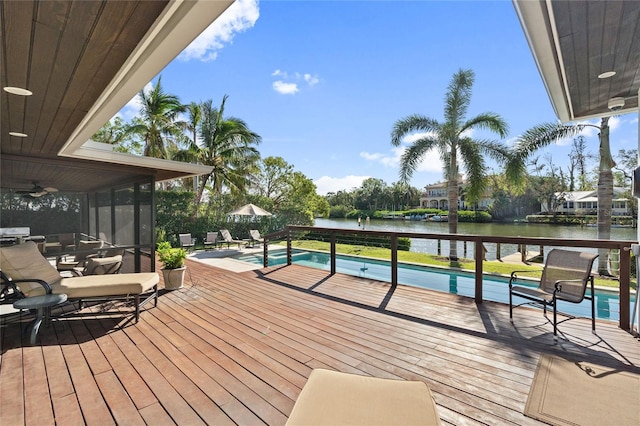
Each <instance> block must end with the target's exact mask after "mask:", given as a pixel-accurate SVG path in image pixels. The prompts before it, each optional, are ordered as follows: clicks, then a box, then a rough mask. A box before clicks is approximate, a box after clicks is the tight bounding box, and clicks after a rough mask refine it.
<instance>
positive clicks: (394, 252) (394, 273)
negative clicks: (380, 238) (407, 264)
mask: <svg viewBox="0 0 640 426" xmlns="http://www.w3.org/2000/svg"><path fill="white" fill-rule="evenodd" d="M397 285H398V236H397V235H395V234H394V235H392V236H391V286H393V287H395V286H397Z"/></svg>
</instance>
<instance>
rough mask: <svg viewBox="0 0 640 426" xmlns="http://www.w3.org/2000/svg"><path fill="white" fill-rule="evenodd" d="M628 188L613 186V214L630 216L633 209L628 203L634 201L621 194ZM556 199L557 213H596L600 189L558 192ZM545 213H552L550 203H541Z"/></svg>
mask: <svg viewBox="0 0 640 426" xmlns="http://www.w3.org/2000/svg"><path fill="white" fill-rule="evenodd" d="M626 191H627V190H626V189H625V188H613V197H614V198H613V205H612V211H611V214H612V215H613V216H628V215H630V214H631V209H630V208H629V206H628V203H630V202H633V201H632V200H629V199H628V198H625V197H623V196H621V194H623V193H625V192H626ZM555 199H556V200H557V202H556V203H555V204H556V205H557V208H556V209H555V213H560V214H569V215H595V214H597V213H598V191H597V190H595V189H594V190H592V191H567V192H556V193H555ZM541 210H542V212H543V213H552V210H553V209H550V208H549V205H548V203H542V204H541Z"/></svg>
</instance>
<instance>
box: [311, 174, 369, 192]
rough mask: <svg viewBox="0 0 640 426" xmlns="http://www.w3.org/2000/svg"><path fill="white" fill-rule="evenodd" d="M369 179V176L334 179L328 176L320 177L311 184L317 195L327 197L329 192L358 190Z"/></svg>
mask: <svg viewBox="0 0 640 426" xmlns="http://www.w3.org/2000/svg"><path fill="white" fill-rule="evenodd" d="M370 177H371V176H352V175H350V176H345V177H341V178H334V177H330V176H322V177H321V178H320V179H316V180H315V181H314V182H313V183H315V184H316V192H317V193H318V195H327V194H328V193H329V192H338V191H351V190H352V189H353V188H359V187H360V186H362V182H363V181H364V180H365V179H369V178H370Z"/></svg>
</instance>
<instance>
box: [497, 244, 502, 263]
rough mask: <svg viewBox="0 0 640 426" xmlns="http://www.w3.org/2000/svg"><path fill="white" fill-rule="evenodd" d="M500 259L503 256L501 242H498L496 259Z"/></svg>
mask: <svg viewBox="0 0 640 426" xmlns="http://www.w3.org/2000/svg"><path fill="white" fill-rule="evenodd" d="M500 259H502V256H501V255H500V243H496V260H500Z"/></svg>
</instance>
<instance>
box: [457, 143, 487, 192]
mask: <svg viewBox="0 0 640 426" xmlns="http://www.w3.org/2000/svg"><path fill="white" fill-rule="evenodd" d="M475 142H476V141H474V140H472V139H467V138H465V139H461V140H460V143H459V145H458V147H459V148H460V157H461V158H462V161H463V163H464V166H465V167H464V168H465V171H466V174H467V183H468V187H467V196H468V197H469V198H470V199H471V200H473V201H477V200H479V199H480V197H482V195H483V193H484V190H485V188H486V181H485V170H486V164H485V161H484V157H483V156H482V154H481V148H480V144H478V143H475Z"/></svg>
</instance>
